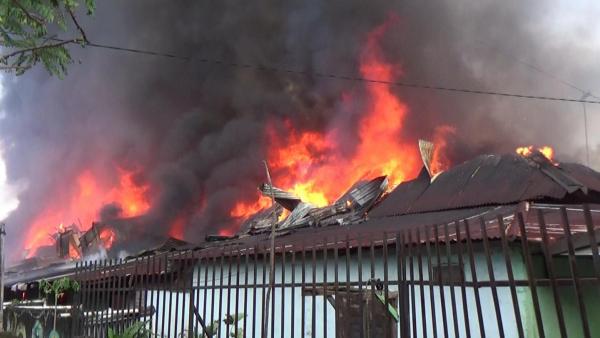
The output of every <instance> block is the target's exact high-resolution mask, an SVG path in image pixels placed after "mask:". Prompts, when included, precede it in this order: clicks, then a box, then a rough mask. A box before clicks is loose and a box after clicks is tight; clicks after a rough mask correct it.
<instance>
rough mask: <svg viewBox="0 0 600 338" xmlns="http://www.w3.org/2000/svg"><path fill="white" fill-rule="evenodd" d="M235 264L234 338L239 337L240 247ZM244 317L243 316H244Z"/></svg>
mask: <svg viewBox="0 0 600 338" xmlns="http://www.w3.org/2000/svg"><path fill="white" fill-rule="evenodd" d="M235 259H236V262H235V316H234V320H235V323H234V325H233V326H234V327H233V329H234V330H235V331H234V332H235V336H236V338H237V337H238V336H239V329H240V327H239V324H238V323H239V321H240V318H239V317H238V316H239V314H240V311H239V310H240V261H241V259H242V252H241V251H240V246H238V249H237V255H236V258H235ZM244 316H245V314H244Z"/></svg>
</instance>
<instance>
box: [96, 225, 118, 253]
mask: <svg viewBox="0 0 600 338" xmlns="http://www.w3.org/2000/svg"><path fill="white" fill-rule="evenodd" d="M99 237H100V241H101V242H102V245H103V246H104V248H105V249H107V250H108V249H110V248H112V246H113V243H114V242H115V239H116V234H115V232H114V231H113V230H112V229H110V228H104V229H102V230H101V231H100V235H99Z"/></svg>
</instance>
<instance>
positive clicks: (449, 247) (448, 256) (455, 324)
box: [440, 223, 459, 337]
mask: <svg viewBox="0 0 600 338" xmlns="http://www.w3.org/2000/svg"><path fill="white" fill-rule="evenodd" d="M444 240H445V242H446V264H448V271H449V275H451V274H452V273H451V271H450V268H451V266H452V262H451V257H452V243H450V235H449V234H448V223H444ZM440 271H441V270H440ZM449 282H450V283H448V285H449V287H450V301H451V302H452V324H453V327H454V337H458V336H459V334H458V318H457V315H458V311H457V310H456V292H455V290H454V288H455V285H454V282H455V281H454V280H450V281H449Z"/></svg>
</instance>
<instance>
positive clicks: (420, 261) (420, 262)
mask: <svg viewBox="0 0 600 338" xmlns="http://www.w3.org/2000/svg"><path fill="white" fill-rule="evenodd" d="M416 232H417V266H418V268H419V293H420V294H421V325H422V328H421V336H422V337H425V336H427V316H426V314H427V311H426V308H425V285H424V280H423V255H422V253H421V249H422V245H421V229H420V228H417V230H416Z"/></svg>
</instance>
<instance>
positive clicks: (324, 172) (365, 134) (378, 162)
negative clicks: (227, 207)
mask: <svg viewBox="0 0 600 338" xmlns="http://www.w3.org/2000/svg"><path fill="white" fill-rule="evenodd" d="M395 21H396V19H395V18H394V17H392V18H390V19H389V20H387V21H386V22H385V23H384V24H383V25H381V26H379V27H377V28H376V29H374V30H373V31H372V32H370V33H369V35H368V36H367V39H366V44H365V48H364V50H363V51H362V53H361V55H360V73H361V75H362V76H363V77H364V78H367V79H377V80H382V81H383V82H384V83H370V84H367V85H366V86H365V87H364V91H365V92H364V93H363V92H350V93H345V94H344V95H343V97H342V98H341V102H342V104H343V105H347V107H356V106H358V105H360V104H361V103H362V102H358V100H356V99H354V97H358V96H359V95H362V96H365V95H366V97H367V100H366V105H365V110H364V111H363V112H362V115H361V118H360V119H359V121H358V126H359V127H358V130H357V135H356V136H357V137H356V141H357V142H356V144H355V145H354V147H353V150H352V151H351V152H348V151H347V150H345V149H347V147H344V144H342V142H343V141H342V140H341V137H340V135H343V134H347V133H348V131H347V130H342V129H340V128H338V127H336V126H331V128H329V129H328V130H326V131H325V132H317V131H299V130H297V129H296V128H294V126H293V125H292V124H291V122H290V121H285V122H284V123H283V126H284V127H283V128H280V129H284V130H283V131H282V130H279V131H276V130H275V128H274V124H271V125H269V126H267V129H266V135H267V141H268V144H269V148H268V154H267V158H268V163H269V166H270V169H271V174H272V177H273V183H274V185H276V186H278V187H280V188H282V189H285V190H288V191H291V192H293V193H294V194H296V195H297V196H298V197H300V198H301V199H302V200H303V201H306V202H310V203H312V204H314V205H316V206H325V205H327V204H329V203H331V202H332V201H334V200H335V199H337V198H338V197H339V196H340V195H341V194H342V193H343V192H344V191H345V190H346V189H348V188H349V187H350V186H351V185H352V184H353V183H355V182H357V181H359V180H361V179H368V178H373V177H376V176H381V175H386V176H388V179H389V182H390V184H389V186H390V188H393V187H395V186H396V185H398V184H399V183H401V182H403V181H404V180H406V179H409V178H412V177H414V176H416V174H417V173H418V171H419V169H420V168H421V167H422V162H421V158H420V155H419V152H418V147H417V142H416V140H411V139H409V138H408V137H407V136H406V135H405V134H406V133H405V119H406V116H407V114H408V108H407V106H406V105H405V104H404V103H403V102H402V101H401V100H400V99H399V98H398V96H396V94H395V93H394V92H393V91H392V87H391V85H389V84H386V83H385V82H390V81H394V79H395V78H396V77H397V76H399V75H401V74H400V71H399V69H400V68H399V66H397V65H394V64H391V63H389V62H387V61H386V60H385V57H384V53H383V51H382V49H381V47H380V45H379V42H380V40H381V38H382V36H383V34H384V33H385V32H386V31H387V29H388V28H389V27H390V26H391V25H392V24H393V23H394V22H395ZM451 132H453V129H452V128H450V127H446V126H441V127H440V128H439V129H438V130H435V131H434V138H435V140H434V141H436V143H437V145H438V147H437V151H436V154H434V162H435V170H438V171H439V170H443V169H444V167H445V166H446V165H447V164H448V163H447V162H448V161H447V159H446V158H445V157H443V156H441V155H440V152H441V151H443V149H444V147H445V145H446V143H445V140H444V139H445V138H446V137H447V135H448V134H449V133H451ZM270 204H271V202H270V200H269V199H268V198H265V197H264V196H257V199H256V200H255V201H239V202H237V203H236V204H235V206H234V207H233V209H232V210H231V216H233V217H238V218H240V219H241V218H244V217H248V216H250V215H252V214H254V213H256V212H257V211H259V210H261V209H263V208H265V207H267V206H269V205H270Z"/></svg>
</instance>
